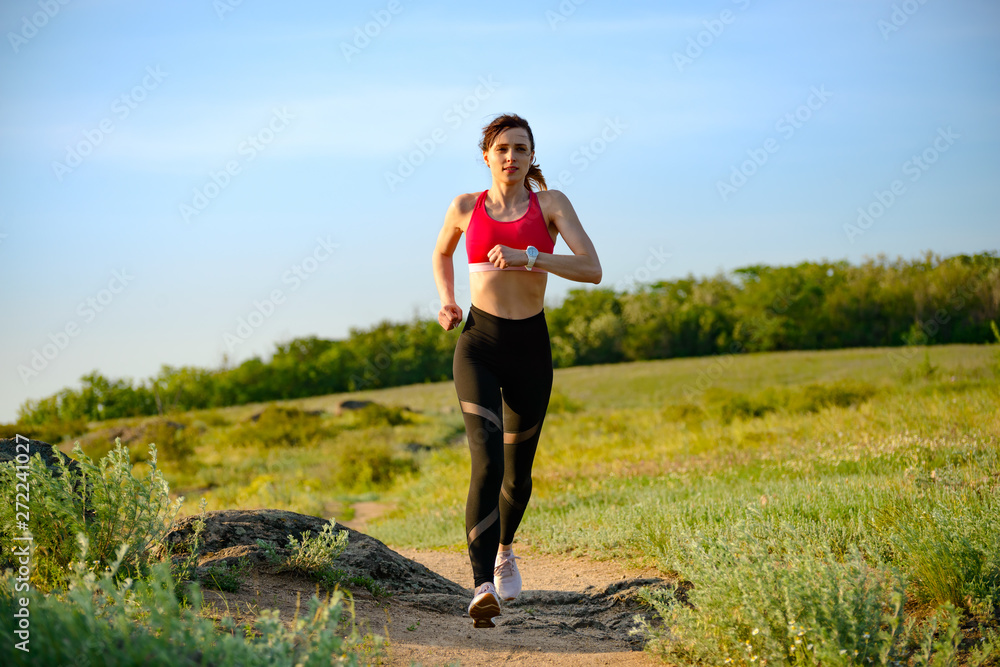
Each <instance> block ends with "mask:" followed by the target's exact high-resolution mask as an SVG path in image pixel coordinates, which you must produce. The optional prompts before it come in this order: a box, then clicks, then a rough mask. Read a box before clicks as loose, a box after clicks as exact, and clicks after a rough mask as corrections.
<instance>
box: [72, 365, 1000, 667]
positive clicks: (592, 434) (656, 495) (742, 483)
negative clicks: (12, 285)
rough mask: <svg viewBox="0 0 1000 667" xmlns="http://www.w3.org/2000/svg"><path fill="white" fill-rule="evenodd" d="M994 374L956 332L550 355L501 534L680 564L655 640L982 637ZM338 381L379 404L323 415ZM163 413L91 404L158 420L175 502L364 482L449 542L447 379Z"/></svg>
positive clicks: (308, 495) (94, 442) (453, 429)
mask: <svg viewBox="0 0 1000 667" xmlns="http://www.w3.org/2000/svg"><path fill="white" fill-rule="evenodd" d="M998 379H1000V360H998V354H997V346H960V345H955V346H941V347H932V348H916V347H911V348H891V349H885V348H882V349H853V350H839V351H830V352H788V353H768V354H752V355H739V356H731V357H710V358H697V359H679V360H668V361H655V362H638V363H631V364H617V365H612V366H591V367H577V368H569V369H561V370H558V371H557V372H556V376H555V388H554V393H553V399H552V404H551V407H550V411H549V414H548V417H547V419H546V422H545V426H544V429H543V433H542V440H541V444H540V447H539V453H538V457H537V459H536V464H535V475H534V477H535V484H534V495H533V498H532V501H531V505H530V507H529V510H528V513H527V515H526V517H525V521H524V524H523V527H522V530H521V532H520V533H519V536H518V539H519V540H520V541H522V542H526V543H530V544H531V545H533V546H534V547H536V548H537V549H540V550H542V551H550V552H570V553H575V554H585V555H587V556H589V557H591V558H594V559H623V560H626V561H631V562H634V563H641V564H643V565H647V566H654V567H656V568H658V569H660V570H661V571H662V572H664V573H665V574H671V575H673V576H676V577H677V578H678V579H681V580H684V581H687V582H689V583H690V585H691V586H690V587H687V586H683V587H681V589H680V590H688V589H689V588H690V590H689V592H688V593H687V597H686V598H684V599H681V600H677V599H666V598H663V597H662V596H661V597H657V596H655V595H653V594H651V595H650V599H649V600H648V603H649V604H650V605H652V606H653V607H654V608H655V609H656V610H657V611H658V613H659V615H660V616H661V617H662V618H663V620H664V621H665V622H667V623H669V626H670V628H671V631H670V632H669V633H666V632H665V631H664V630H661V629H656V628H652V627H649V628H647V629H646V632H647V635H648V638H649V640H650V642H651V646H652V647H653V648H655V649H656V650H657V651H659V652H660V653H661V654H662V655H663V657H664V658H665V659H667V660H669V661H671V662H681V663H685V662H702V661H708V662H713V663H726V664H729V663H733V664H735V663H744V664H753V663H757V664H760V663H759V662H758V661H763V660H767V661H769V662H772V663H773V662H784V663H786V664H816V663H819V662H822V664H824V665H826V664H861V663H864V664H868V658H871V659H872V662H874V663H875V664H889V663H890V662H899V661H903V662H904V663H905V662H907V661H910V662H912V661H918V659H919V656H921V655H925V656H930V655H931V654H932V653H933V654H934V655H936V656H938V657H939V658H940V659H942V660H944V659H945V658H947V657H948V656H955V655H958V656H961V657H962V660H963V661H967V662H969V663H970V664H972V663H975V661H976V660H977V659H978V657H979V656H980V654H982V656H988V655H989V654H990V652H991V651H992V652H993V655H994V657H993V658H992V660H996V659H997V658H996V653H995V652H996V650H997V648H996V647H997V646H1000V641H998V637H997V629H998V627H1000V622H998V609H1000V494H998V488H997V487H998V483H1000V447H998V445H1000V381H998ZM346 399H355V400H370V401H375V404H373V405H370V406H368V407H367V408H365V409H363V410H356V411H344V412H343V413H342V414H337V412H338V410H337V408H338V406H339V405H340V404H341V402H342V401H344V400H346ZM255 415H256V416H258V418H257V420H256V421H252V420H251V417H252V416H255ZM170 419H171V420H173V423H171V422H167V421H164V420H162V419H161V420H153V421H152V422H150V421H148V420H147V422H146V423H145V426H144V425H143V422H141V421H140V420H134V421H131V422H127V423H125V422H123V423H121V424H107V423H105V424H102V425H101V426H102V428H103V429H109V428H113V427H116V428H118V429H123V428H132V429H138V430H139V431H140V432H141V433H140V434H139V435H138V436H137V440H136V448H135V450H134V454H135V455H139V456H141V449H144V448H145V441H149V440H150V439H151V438H150V437H146V436H153V435H155V436H156V437H157V438H159V441H158V444H160V446H161V451H162V456H161V463H162V464H163V467H164V470H165V472H166V474H167V479H168V480H169V481H170V484H171V489H173V490H174V491H175V492H177V493H180V494H183V495H185V496H186V502H185V507H186V508H187V511H188V512H194V511H196V510H195V508H196V507H197V504H198V501H199V500H200V499H202V498H204V499H205V500H206V502H207V505H208V508H209V509H213V508H237V507H270V508H281V509H290V510H294V511H299V512H303V513H310V514H316V515H318V516H323V517H325V518H328V517H330V516H331V515H334V514H336V516H337V518H340V519H349V518H350V517H351V514H352V509H353V505H354V504H355V503H357V502H359V501H369V502H370V501H378V502H380V503H383V504H384V505H385V507H387V508H395V509H393V510H392V511H389V512H387V513H386V514H385V515H384V516H382V517H380V518H378V519H377V520H376V521H375V522H374V523H373V524H370V525H369V529H368V532H370V533H371V534H372V535H374V536H375V537H378V538H379V539H382V540H384V541H386V542H388V543H389V544H392V545H396V546H400V547H403V546H410V547H432V548H448V549H461V548H463V547H464V528H463V516H464V502H465V494H466V491H467V484H468V481H467V479H468V455H467V449H466V445H465V440H464V428H463V423H462V417H461V414H460V413H459V412H458V411H457V399H456V397H455V394H454V388H453V385H452V384H451V383H436V384H426V385H415V386H408V387H396V388H391V389H384V390H379V391H371V392H364V393H360V394H338V395H330V396H322V397H314V398H309V399H301V400H297V401H288V402H283V403H281V404H266V405H263V404H262V405H250V406H241V407H238V408H228V409H222V410H215V411H208V412H200V413H189V414H184V415H176V416H172V417H170ZM179 425H183V426H184V427H183V428H178V426H179ZM142 429H146V430H145V431H143V430H142ZM108 433H109V431H108V430H105V431H103V432H101V433H95V434H91V435H89V436H87V437H85V438H82V440H83V441H84V442H85V445H86V446H85V450H86V449H90V450H91V451H90V452H89V453H91V455H92V456H93V455H95V454H98V455H99V454H100V453H101V452H100V450H101V449H102V448H106V447H107V444H106V440H107V436H108ZM86 443H89V444H86ZM140 445H141V446H140ZM907 623H909V624H910V625H907ZM807 647H808V650H807ZM921 647H923V648H921ZM921 651H923V653H921ZM854 652H857V653H854ZM927 659H928V660H929V659H930V658H929V657H928V658H927ZM983 659H984V660H986V659H987V658H986V657H983ZM940 664H951V663H949V662H948V661H947V660H946V661H945V662H941V663H940Z"/></svg>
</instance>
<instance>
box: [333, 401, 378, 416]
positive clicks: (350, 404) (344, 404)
mask: <svg viewBox="0 0 1000 667" xmlns="http://www.w3.org/2000/svg"><path fill="white" fill-rule="evenodd" d="M374 403H375V401H341V402H340V405H338V406H337V414H338V415H341V414H343V413H344V411H345V410H360V409H361V408H364V407H366V406H369V405H373V404H374Z"/></svg>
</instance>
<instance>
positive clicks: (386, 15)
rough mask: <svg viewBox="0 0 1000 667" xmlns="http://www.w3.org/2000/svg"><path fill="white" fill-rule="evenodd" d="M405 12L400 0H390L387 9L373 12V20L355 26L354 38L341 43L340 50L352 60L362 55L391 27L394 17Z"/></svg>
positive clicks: (348, 60) (345, 57)
mask: <svg viewBox="0 0 1000 667" xmlns="http://www.w3.org/2000/svg"><path fill="white" fill-rule="evenodd" d="M402 13H403V5H402V4H400V2H399V0H389V3H388V4H387V5H386V6H385V9H379V10H377V11H374V12H372V13H371V16H372V20H371V21H368V22H367V23H365V24H364V25H363V26H362V25H356V26H354V39H353V40H351V42H350V43H348V42H341V43H340V52H341V53H342V54H344V60H346V61H347V62H351V58H354V57H355V56H359V55H361V52H362V51H364V50H365V49H367V48H368V47H369V46H370V45H371V43H372V40H373V39H375V38H377V37H378V36H379V35H381V34H382V31H383V30H385V29H386V28H388V27H389V24H390V23H392V19H393V17H395V16H399V15H400V14H402Z"/></svg>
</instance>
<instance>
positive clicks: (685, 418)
mask: <svg viewBox="0 0 1000 667" xmlns="http://www.w3.org/2000/svg"><path fill="white" fill-rule="evenodd" d="M704 416H705V411H704V410H702V409H701V408H700V407H698V406H697V405H694V404H693V403H670V404H669V405H667V406H666V407H664V408H663V418H664V419H666V420H667V421H670V422H685V423H693V422H697V421H700V420H701V419H702V418H704Z"/></svg>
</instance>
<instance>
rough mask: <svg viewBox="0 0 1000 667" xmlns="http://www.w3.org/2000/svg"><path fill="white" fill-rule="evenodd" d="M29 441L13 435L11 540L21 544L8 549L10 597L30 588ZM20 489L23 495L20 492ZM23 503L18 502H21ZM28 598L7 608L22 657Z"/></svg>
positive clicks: (26, 640)
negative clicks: (12, 562)
mask: <svg viewBox="0 0 1000 667" xmlns="http://www.w3.org/2000/svg"><path fill="white" fill-rule="evenodd" d="M29 445H30V441H29V440H28V439H27V438H25V437H24V436H23V435H21V434H19V433H17V434H15V435H14V464H15V470H16V471H17V472H16V473H14V476H15V477H17V479H18V482H17V484H16V485H15V487H14V492H15V494H16V495H15V497H14V499H13V500H14V512H15V515H14V520H15V524H14V527H15V528H16V529H17V530H19V531H21V534H20V535H19V536H15V537H14V538H12V539H13V540H14V541H15V542H23V544H21V545H18V546H12V547H11V556H12V557H13V558H16V559H17V577H16V578H15V582H16V583H15V584H14V590H13V591H12V592H14V593H26V592H27V591H28V587H29V586H30V585H31V580H30V576H31V542H32V539H33V538H32V537H31V533H30V532H28V522H29V521H31V507H30V506H29V505H28V503H30V502H31V480H30V470H31V468H29V467H28V457H29V455H30V454H31V450H30V448H29ZM22 489H23V491H22ZM22 498H23V499H24V502H23V503H22V502H21V499H22ZM29 602H30V598H18V599H17V601H16V604H14V605H11V606H12V607H14V608H15V611H14V623H15V624H16V627H15V628H14V634H15V635H17V638H18V639H20V640H21V641H20V642H17V643H15V644H14V648H16V649H17V650H19V651H24V652H25V653H30V652H31V650H30V648H29V647H28V644H29V643H30V642H31V612H30V610H29V609H28V603H29Z"/></svg>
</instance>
